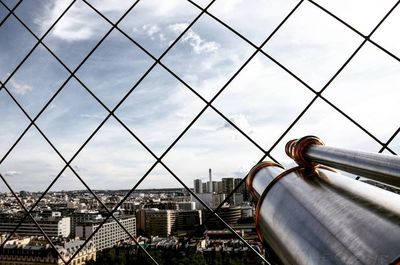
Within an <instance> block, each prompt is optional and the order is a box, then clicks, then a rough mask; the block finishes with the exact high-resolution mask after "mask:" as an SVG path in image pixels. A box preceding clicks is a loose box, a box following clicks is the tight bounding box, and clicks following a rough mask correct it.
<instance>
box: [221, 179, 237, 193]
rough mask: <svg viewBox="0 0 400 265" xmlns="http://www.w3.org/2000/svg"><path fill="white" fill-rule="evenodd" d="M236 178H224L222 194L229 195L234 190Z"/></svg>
mask: <svg viewBox="0 0 400 265" xmlns="http://www.w3.org/2000/svg"><path fill="white" fill-rule="evenodd" d="M234 185H235V183H234V178H222V192H223V193H225V194H229V193H231V192H232V191H233V189H234Z"/></svg>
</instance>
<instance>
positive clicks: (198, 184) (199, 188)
mask: <svg viewBox="0 0 400 265" xmlns="http://www.w3.org/2000/svg"><path fill="white" fill-rule="evenodd" d="M193 182H194V185H193V187H194V193H203V192H204V191H203V183H202V181H201V179H195V180H194V181H193Z"/></svg>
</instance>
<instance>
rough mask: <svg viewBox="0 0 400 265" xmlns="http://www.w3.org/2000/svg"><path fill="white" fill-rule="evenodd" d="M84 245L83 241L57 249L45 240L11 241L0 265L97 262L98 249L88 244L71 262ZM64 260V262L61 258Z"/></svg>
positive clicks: (1, 256)
mask: <svg viewBox="0 0 400 265" xmlns="http://www.w3.org/2000/svg"><path fill="white" fill-rule="evenodd" d="M83 243H84V241H82V240H77V241H70V242H64V243H62V244H56V245H55V247H56V249H53V248H52V246H50V245H49V244H47V241H45V240H44V239H43V238H29V237H25V238H22V239H16V240H10V241H9V243H6V244H5V245H4V246H3V248H1V249H0V265H19V264H21V265H61V264H64V261H66V262H68V261H70V263H69V264H71V265H84V264H85V263H86V261H88V260H96V251H97V250H96V248H95V247H94V245H93V244H92V242H88V243H87V244H86V245H85V246H84V247H83V249H82V250H81V251H80V252H79V253H78V254H77V255H76V256H75V257H74V259H73V260H70V259H71V257H72V256H73V254H74V253H75V252H76V251H77V250H78V249H79V248H80V247H81V245H82V244H83ZM56 251H57V252H58V253H59V254H60V256H61V257H62V258H63V259H64V261H63V260H62V259H61V258H60V256H59V255H58V254H57V252H56Z"/></svg>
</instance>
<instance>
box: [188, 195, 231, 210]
mask: <svg viewBox="0 0 400 265" xmlns="http://www.w3.org/2000/svg"><path fill="white" fill-rule="evenodd" d="M196 195H197V197H198V198H199V199H200V200H201V201H202V202H204V203H205V204H206V205H207V206H208V207H211V208H216V207H218V206H219V205H220V204H221V203H222V202H223V201H224V200H225V194H222V193H221V194H211V193H201V194H196ZM192 201H193V202H195V203H196V210H203V209H205V207H204V205H203V204H202V203H200V201H198V200H197V199H196V198H195V197H194V196H192Z"/></svg>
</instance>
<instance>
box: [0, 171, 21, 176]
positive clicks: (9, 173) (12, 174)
mask: <svg viewBox="0 0 400 265" xmlns="http://www.w3.org/2000/svg"><path fill="white" fill-rule="evenodd" d="M21 174H22V172H20V171H16V170H10V171H7V172H5V173H4V176H5V177H15V176H19V175H21Z"/></svg>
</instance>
